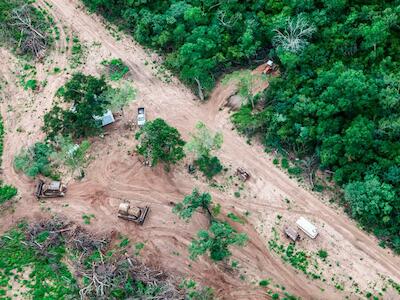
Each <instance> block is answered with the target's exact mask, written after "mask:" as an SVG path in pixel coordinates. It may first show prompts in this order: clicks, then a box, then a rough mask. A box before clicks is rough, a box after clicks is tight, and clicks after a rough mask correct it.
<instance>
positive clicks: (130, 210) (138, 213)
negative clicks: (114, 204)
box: [118, 202, 150, 225]
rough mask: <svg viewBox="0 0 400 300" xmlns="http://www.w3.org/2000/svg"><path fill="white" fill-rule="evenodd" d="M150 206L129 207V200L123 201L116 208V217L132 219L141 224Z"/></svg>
mask: <svg viewBox="0 0 400 300" xmlns="http://www.w3.org/2000/svg"><path fill="white" fill-rule="evenodd" d="M149 210H150V207H149V206H145V207H131V204H130V203H129V202H123V203H121V204H120V205H119V209H118V218H121V219H124V220H127V221H132V222H135V223H138V224H139V225H143V223H144V220H145V219H146V217H147V214H148V213H149Z"/></svg>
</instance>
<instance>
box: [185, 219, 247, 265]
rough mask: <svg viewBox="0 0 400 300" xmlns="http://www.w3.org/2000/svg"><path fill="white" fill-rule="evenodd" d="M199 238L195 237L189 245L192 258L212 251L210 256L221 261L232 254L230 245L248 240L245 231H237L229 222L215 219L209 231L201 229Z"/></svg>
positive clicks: (241, 244) (239, 244)
mask: <svg viewBox="0 0 400 300" xmlns="http://www.w3.org/2000/svg"><path fill="white" fill-rule="evenodd" d="M197 237H198V239H194V240H193V241H192V243H191V245H190V247H189V252H190V258H191V259H196V258H197V257H198V256H199V255H201V254H204V253H206V252H207V251H208V252H209V253H210V258H211V259H212V260H215V261H221V260H224V259H225V258H227V257H229V256H230V255H231V252H230V251H229V246H230V245H238V246H244V245H245V243H246V242H247V240H248V237H247V235H246V234H245V233H237V232H236V230H235V229H233V228H232V227H231V226H230V225H229V224H228V223H226V222H221V221H213V222H212V223H211V226H210V229H209V231H207V230H200V231H199V232H198V233H197Z"/></svg>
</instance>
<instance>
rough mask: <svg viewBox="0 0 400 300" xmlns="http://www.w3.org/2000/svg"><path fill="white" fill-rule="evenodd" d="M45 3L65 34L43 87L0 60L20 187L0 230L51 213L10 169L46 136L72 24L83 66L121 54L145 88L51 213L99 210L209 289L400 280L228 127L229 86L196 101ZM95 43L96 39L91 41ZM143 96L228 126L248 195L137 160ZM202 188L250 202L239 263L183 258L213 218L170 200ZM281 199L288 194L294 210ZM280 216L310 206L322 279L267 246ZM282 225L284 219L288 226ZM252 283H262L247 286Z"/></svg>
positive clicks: (78, 216) (101, 217)
mask: <svg viewBox="0 0 400 300" xmlns="http://www.w3.org/2000/svg"><path fill="white" fill-rule="evenodd" d="M38 2H39V4H40V5H41V6H42V7H43V8H46V9H47V10H49V11H50V13H51V14H52V15H53V17H54V19H55V20H56V23H57V24H58V26H59V30H60V40H59V42H58V43H57V45H56V49H55V50H54V51H53V53H52V54H51V57H50V58H49V59H48V60H47V61H46V62H45V64H44V65H39V64H38V65H37V69H38V74H37V77H38V78H39V79H40V80H45V79H47V80H48V84H47V85H46V87H45V88H43V89H42V90H41V91H39V92H38V93H35V94H32V93H28V92H26V91H23V90H22V88H21V87H19V86H16V85H15V83H16V82H17V81H18V79H17V78H16V76H15V74H13V70H15V68H16V61H15V59H14V58H13V57H12V56H11V55H10V54H9V53H8V52H7V51H5V50H1V49H0V54H1V56H2V58H3V57H4V58H5V61H6V62H7V64H5V65H3V66H2V67H1V69H0V75H2V77H3V78H4V79H5V80H6V81H7V82H8V83H9V84H8V85H7V87H6V88H5V97H4V99H5V100H4V101H3V103H2V106H1V109H2V115H3V117H4V119H5V127H6V130H7V134H6V138H5V149H4V154H3V169H4V180H5V181H6V182H7V183H10V184H13V185H15V186H16V187H17V188H18V190H19V193H20V195H21V197H22V199H21V200H20V201H19V202H18V204H17V207H16V211H15V213H14V214H9V215H6V216H3V217H2V218H1V219H0V225H1V227H0V231H4V230H6V229H7V227H9V226H10V224H11V223H14V222H16V221H17V220H18V219H20V218H22V217H30V218H31V217H35V216H39V215H41V214H43V213H44V212H43V209H41V208H40V205H39V204H38V202H36V200H35V199H34V198H33V196H32V189H33V185H34V183H33V182H32V181H31V180H29V179H28V178H26V177H25V176H23V175H21V174H17V173H16V172H15V171H14V169H13V167H12V160H13V157H14V155H15V153H16V152H17V151H18V150H19V149H20V147H22V146H27V145H30V144H32V143H34V142H35V141H37V140H39V139H40V138H42V134H41V133H40V126H41V120H42V116H43V112H42V109H48V108H50V107H51V105H52V101H53V95H54V93H55V91H56V90H57V89H58V88H59V87H60V86H61V85H62V84H63V82H65V80H66V79H67V78H68V74H67V73H66V72H62V73H61V74H58V75H54V74H53V75H49V74H48V72H46V70H48V69H52V68H54V67H55V66H58V67H60V68H61V69H63V68H64V67H65V68H67V67H68V60H67V57H68V54H69V51H68V49H67V43H66V36H67V35H69V36H70V35H71V31H73V32H75V33H76V34H77V35H78V36H79V38H80V40H81V41H83V42H85V44H86V45H88V48H89V50H88V58H87V63H86V64H85V65H84V66H83V67H82V68H81V70H82V71H84V72H86V73H90V74H99V73H100V72H101V71H102V70H101V65H100V62H101V61H102V60H103V59H105V58H110V57H118V58H121V59H122V60H123V61H124V62H125V63H126V64H127V65H128V66H129V68H130V70H131V72H130V73H131V75H130V76H131V79H132V80H133V82H134V85H135V87H136V88H137V89H138V97H137V100H136V101H135V102H134V103H132V104H131V105H130V106H129V107H128V108H127V109H126V111H125V117H124V118H123V119H122V120H120V121H119V122H118V123H117V124H116V125H115V126H113V127H112V128H110V129H108V132H109V135H107V136H106V137H105V138H104V139H96V140H95V141H94V144H93V146H92V155H93V157H94V160H93V162H92V163H91V164H90V166H89V168H88V169H87V171H86V177H85V178H84V180H83V181H81V182H75V181H71V182H70V183H69V190H68V194H67V197H66V198H65V199H63V200H61V201H60V200H51V201H47V203H46V205H45V206H46V207H50V208H51V211H52V212H62V213H63V214H65V215H67V216H68V217H70V218H71V219H73V220H75V221H78V222H82V214H85V213H93V214H94V215H95V216H96V219H95V220H94V221H92V223H93V224H92V225H90V228H91V229H94V230H98V231H102V230H116V231H119V232H121V233H122V234H124V235H127V236H129V237H130V238H131V240H133V241H137V242H144V241H145V249H144V250H145V251H143V256H144V257H145V258H146V259H147V260H149V261H152V262H157V263H160V264H161V265H162V266H163V267H164V268H166V269H168V270H170V271H171V272H174V273H177V274H182V275H190V276H192V277H193V278H195V279H196V280H198V281H200V282H202V283H203V284H205V285H209V286H212V287H214V288H215V289H216V291H218V294H219V296H221V298H223V299H234V298H236V299H263V298H265V297H267V296H265V293H264V292H263V290H262V289H259V288H258V287H257V283H258V281H259V280H260V279H264V278H273V283H274V284H280V285H283V286H285V287H286V290H287V291H288V292H290V293H293V294H295V295H298V296H301V297H302V298H303V299H341V298H344V296H346V295H348V296H349V297H350V298H354V299H357V298H358V297H360V295H354V293H353V294H351V292H354V287H352V286H351V283H350V282H351V281H350V280H349V276H351V277H352V279H353V280H354V281H355V282H356V283H357V284H358V285H359V287H360V290H362V291H367V290H368V291H373V286H374V283H376V288H377V289H381V288H382V285H383V283H382V282H383V281H382V280H381V277H380V275H383V276H387V277H390V278H392V279H393V280H395V281H397V282H400V269H399V267H398V266H399V265H400V259H399V257H395V256H393V255H392V254H391V253H390V252H389V251H388V250H384V249H382V248H380V247H378V245H377V241H376V239H375V238H373V237H371V236H369V235H367V234H365V233H364V232H363V231H361V230H359V229H358V228H357V227H356V224H354V223H353V222H351V221H350V220H349V219H348V218H347V217H346V216H345V215H343V214H342V213H340V212H339V211H336V210H335V209H333V208H330V207H329V206H327V205H326V204H324V203H323V202H321V200H320V199H318V198H317V196H316V195H314V194H312V193H310V192H308V191H306V190H304V189H303V188H302V187H299V185H298V183H297V182H296V181H293V180H291V179H289V178H288V176H287V175H286V174H284V173H283V172H281V171H280V170H278V169H277V168H276V167H275V166H274V165H273V164H272V162H271V158H270V157H268V156H267V155H266V154H264V152H263V149H262V148H261V147H260V146H257V145H256V146H254V145H253V146H251V145H248V144H247V143H246V141H245V139H244V138H243V137H240V136H239V135H238V134H237V133H236V132H235V131H233V130H232V129H231V128H232V125H231V124H230V122H229V116H228V114H227V112H225V111H220V110H219V107H220V106H221V104H222V102H223V100H224V99H225V97H226V94H227V93H228V90H229V88H227V87H224V86H219V87H218V88H217V89H216V90H215V91H214V93H213V94H212V96H211V99H210V100H209V102H208V103H206V104H200V103H199V102H197V101H193V99H194V98H195V97H194V96H193V94H192V93H191V92H190V91H189V90H188V89H187V88H186V87H184V86H183V85H182V84H181V83H179V82H177V81H176V80H174V82H173V83H169V84H166V83H163V82H162V81H161V80H160V79H158V78H157V77H156V76H155V74H154V69H152V68H151V66H152V64H151V63H150V64H147V63H146V62H151V61H152V60H153V58H154V55H151V56H152V57H150V56H149V55H148V54H146V51H144V50H143V48H141V47H140V46H138V45H137V44H136V43H134V42H133V41H132V40H131V39H130V38H127V37H125V36H122V38H121V39H120V40H118V41H117V40H116V39H115V38H114V37H113V36H112V34H110V32H109V31H108V30H107V29H105V26H104V25H103V24H102V22H101V20H100V18H98V17H96V16H93V15H88V14H87V13H85V12H84V11H82V10H81V9H79V8H77V5H78V2H77V1H75V0H73V1H68V0H48V1H47V2H48V3H50V4H51V5H52V7H51V8H50V7H48V6H47V5H46V4H45V3H44V1H38ZM64 27H65V29H64ZM94 43H101V45H100V46H92V45H94ZM69 48H70V45H69ZM0 79H1V77H0ZM27 99H30V100H29V101H28V100H27ZM138 105H143V106H145V107H146V110H147V112H148V118H149V119H154V118H155V117H161V118H163V119H165V120H166V121H167V122H169V123H170V124H172V125H173V126H175V127H177V128H178V129H179V131H180V132H181V133H182V135H183V136H184V137H185V138H187V137H188V133H189V132H190V131H192V130H193V128H194V126H195V124H196V122H197V121H199V120H201V121H202V122H204V123H205V124H207V126H208V127H210V128H212V129H214V130H219V131H222V132H223V135H224V144H223V148H222V149H221V150H220V152H219V153H218V156H219V157H220V158H221V160H222V162H223V163H224V164H225V165H226V166H230V171H228V172H232V171H233V170H235V169H236V167H238V166H243V167H245V168H246V169H247V170H248V171H249V172H250V173H251V175H252V179H251V180H250V181H249V182H248V183H246V185H245V190H244V191H243V192H242V196H241V198H239V199H238V198H235V197H234V196H233V191H235V186H234V185H233V184H231V185H228V187H226V188H225V191H220V190H218V189H215V188H214V189H212V188H211V187H209V186H208V185H207V183H205V182H204V181H202V180H198V179H195V178H193V177H191V176H189V175H188V174H187V173H186V171H185V169H184V167H183V165H181V166H177V167H176V168H175V169H173V170H172V171H171V172H170V173H165V172H164V170H163V169H162V167H160V168H156V169H154V170H152V169H149V168H147V167H144V166H142V165H141V163H140V162H139V161H138V159H137V157H133V156H130V155H128V153H127V152H128V150H132V149H133V146H134V141H133V132H131V131H128V130H126V129H124V126H123V124H124V123H126V122H127V120H128V119H132V118H133V117H134V116H135V114H134V112H135V110H136V108H137V106H138ZM9 106H10V107H12V109H10V107H9ZM18 128H22V129H23V130H22V131H21V130H17V129H18ZM228 175H229V174H228ZM228 175H226V176H225V178H227V177H228ZM220 180H221V181H222V180H223V179H220ZM195 186H197V187H199V188H200V189H201V190H209V191H210V192H211V193H212V195H213V197H214V200H215V201H216V202H218V203H220V204H221V205H222V214H223V215H226V213H227V212H230V211H232V212H235V213H236V214H238V215H240V214H243V213H244V212H245V211H249V212H250V213H251V215H250V216H249V217H248V218H247V221H248V222H247V223H246V224H245V225H235V226H236V227H237V228H238V229H239V230H240V231H244V232H246V233H247V234H248V235H249V238H250V243H249V244H248V246H247V247H245V248H243V249H234V251H233V254H234V255H233V256H234V258H235V259H236V260H238V261H239V265H240V268H239V271H233V272H231V273H229V272H226V271H225V270H224V269H223V268H222V267H220V266H218V265H215V264H212V263H209V261H208V260H206V259H202V258H200V259H199V261H198V262H191V261H189V259H188V258H187V256H188V255H187V246H188V244H189V243H190V241H191V239H192V237H194V236H195V233H196V232H197V231H198V230H199V229H200V228H202V227H205V226H206V224H207V220H206V218H205V217H204V216H202V215H201V214H197V215H196V216H195V217H194V218H193V221H191V222H190V223H185V222H183V221H181V220H179V219H178V218H177V217H176V216H175V215H174V214H173V213H172V212H171V209H172V207H171V205H170V202H171V201H172V202H177V201H180V200H181V199H182V198H183V195H185V194H187V193H190V191H191V190H192V189H193V187H195ZM285 198H288V199H290V202H291V208H290V209H288V205H287V204H286V203H285V200H284V199H285ZM120 199H130V200H132V201H136V200H137V203H138V204H143V203H149V204H150V205H151V208H152V210H151V213H150V217H149V218H148V220H147V221H146V223H145V225H144V226H143V227H137V226H135V225H134V224H128V223H125V222H122V221H120V220H118V219H117V218H116V217H115V212H116V208H117V206H118V204H119V202H120ZM65 203H68V206H67V207H63V205H64V204H65ZM278 214H279V215H281V216H282V222H281V223H282V224H285V223H290V224H293V223H294V221H295V220H296V218H297V217H298V216H300V215H306V216H307V217H308V218H309V219H311V220H312V221H313V222H314V223H315V224H317V226H318V227H319V228H320V232H321V235H320V237H318V239H317V240H316V241H314V242H311V241H310V240H307V239H305V240H302V241H301V242H300V243H299V247H301V248H304V249H307V250H309V251H314V252H315V251H318V250H319V249H321V248H323V249H326V250H327V251H328V253H329V261H330V262H332V266H331V267H326V269H325V270H324V276H325V277H326V278H327V282H322V281H320V280H310V279H308V278H307V277H306V276H305V275H303V274H302V273H299V272H297V271H296V270H294V269H293V268H292V267H291V266H290V265H288V264H284V263H283V262H282V261H281V259H280V258H279V257H278V256H277V255H275V254H272V253H271V252H270V250H269V249H268V240H269V239H270V238H271V229H272V227H273V226H275V225H274V224H275V221H276V216H277V215H278ZM234 224H235V223H234ZM282 224H281V225H280V226H278V227H277V228H278V229H281V228H282ZM337 262H339V264H338V263H337ZM239 274H242V275H244V276H245V280H241V279H240V277H239ZM333 276H334V277H336V278H337V280H338V281H339V282H343V283H344V289H345V291H344V292H342V291H339V290H337V289H335V288H334V284H333V283H332V282H331V280H330V278H331V277H333ZM252 281H254V282H255V283H256V284H255V285H254V284H251V282H252ZM256 287H257V288H256ZM321 289H324V290H325V291H324V292H322V291H321ZM384 298H385V299H395V298H396V296H395V294H393V293H392V291H390V289H389V291H388V292H387V293H386V294H384Z"/></svg>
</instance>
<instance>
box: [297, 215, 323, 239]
mask: <svg viewBox="0 0 400 300" xmlns="http://www.w3.org/2000/svg"><path fill="white" fill-rule="evenodd" d="M296 225H297V227H299V228H300V229H301V230H302V231H303V232H304V233H305V234H307V235H308V236H309V237H310V238H312V239H315V238H316V237H317V235H318V230H317V227H315V226H314V225H313V224H312V223H311V222H310V221H308V220H307V219H306V218H304V217H300V218H299V219H298V220H297V222H296Z"/></svg>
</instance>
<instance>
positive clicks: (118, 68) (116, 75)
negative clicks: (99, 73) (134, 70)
mask: <svg viewBox="0 0 400 300" xmlns="http://www.w3.org/2000/svg"><path fill="white" fill-rule="evenodd" d="M101 64H102V65H104V66H106V67H107V72H108V76H110V79H111V80H113V81H118V80H121V79H122V78H123V77H124V76H125V75H126V74H127V73H128V72H129V68H128V66H127V65H125V64H124V63H123V61H122V60H121V59H120V58H114V59H112V60H105V61H103V62H102V63H101Z"/></svg>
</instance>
